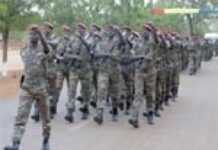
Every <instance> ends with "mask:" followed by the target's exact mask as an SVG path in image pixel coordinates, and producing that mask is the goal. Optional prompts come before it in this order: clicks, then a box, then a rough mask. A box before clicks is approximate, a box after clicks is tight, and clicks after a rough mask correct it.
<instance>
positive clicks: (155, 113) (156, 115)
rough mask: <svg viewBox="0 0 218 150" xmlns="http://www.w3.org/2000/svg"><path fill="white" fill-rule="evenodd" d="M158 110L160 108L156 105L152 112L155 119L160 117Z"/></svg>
mask: <svg viewBox="0 0 218 150" xmlns="http://www.w3.org/2000/svg"><path fill="white" fill-rule="evenodd" d="M159 108H160V107H159V106H158V105H156V106H155V111H154V115H155V117H158V118H160V117H161V115H160V112H159Z"/></svg>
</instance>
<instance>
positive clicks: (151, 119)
mask: <svg viewBox="0 0 218 150" xmlns="http://www.w3.org/2000/svg"><path fill="white" fill-rule="evenodd" d="M147 120H148V124H149V125H153V124H154V113H153V112H152V111H150V112H148V115H147Z"/></svg>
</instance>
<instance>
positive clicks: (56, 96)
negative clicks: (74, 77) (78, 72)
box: [50, 71, 65, 115]
mask: <svg viewBox="0 0 218 150" xmlns="http://www.w3.org/2000/svg"><path fill="white" fill-rule="evenodd" d="M64 79H65V74H64V72H61V71H59V72H57V78H56V90H55V91H56V92H55V93H54V103H53V106H51V108H50V109H51V110H50V111H51V113H52V114H54V115H55V114H56V113H57V104H58V101H59V98H60V95H61V91H62V88H63V85H64Z"/></svg>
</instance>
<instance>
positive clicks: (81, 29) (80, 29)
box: [77, 23, 87, 36]
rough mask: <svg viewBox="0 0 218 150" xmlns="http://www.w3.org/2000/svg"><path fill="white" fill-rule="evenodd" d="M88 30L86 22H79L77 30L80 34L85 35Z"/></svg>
mask: <svg viewBox="0 0 218 150" xmlns="http://www.w3.org/2000/svg"><path fill="white" fill-rule="evenodd" d="M86 30H87V28H86V26H85V24H83V23H79V24H78V25H77V31H78V32H79V34H80V35H82V36H83V35H84V34H85V33H86Z"/></svg>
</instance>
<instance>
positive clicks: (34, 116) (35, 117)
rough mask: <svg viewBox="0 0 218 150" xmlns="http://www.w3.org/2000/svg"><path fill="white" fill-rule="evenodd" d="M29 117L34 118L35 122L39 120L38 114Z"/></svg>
mask: <svg viewBox="0 0 218 150" xmlns="http://www.w3.org/2000/svg"><path fill="white" fill-rule="evenodd" d="M31 119H32V120H34V121H35V122H39V120H40V116H39V114H33V115H32V116H31Z"/></svg>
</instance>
